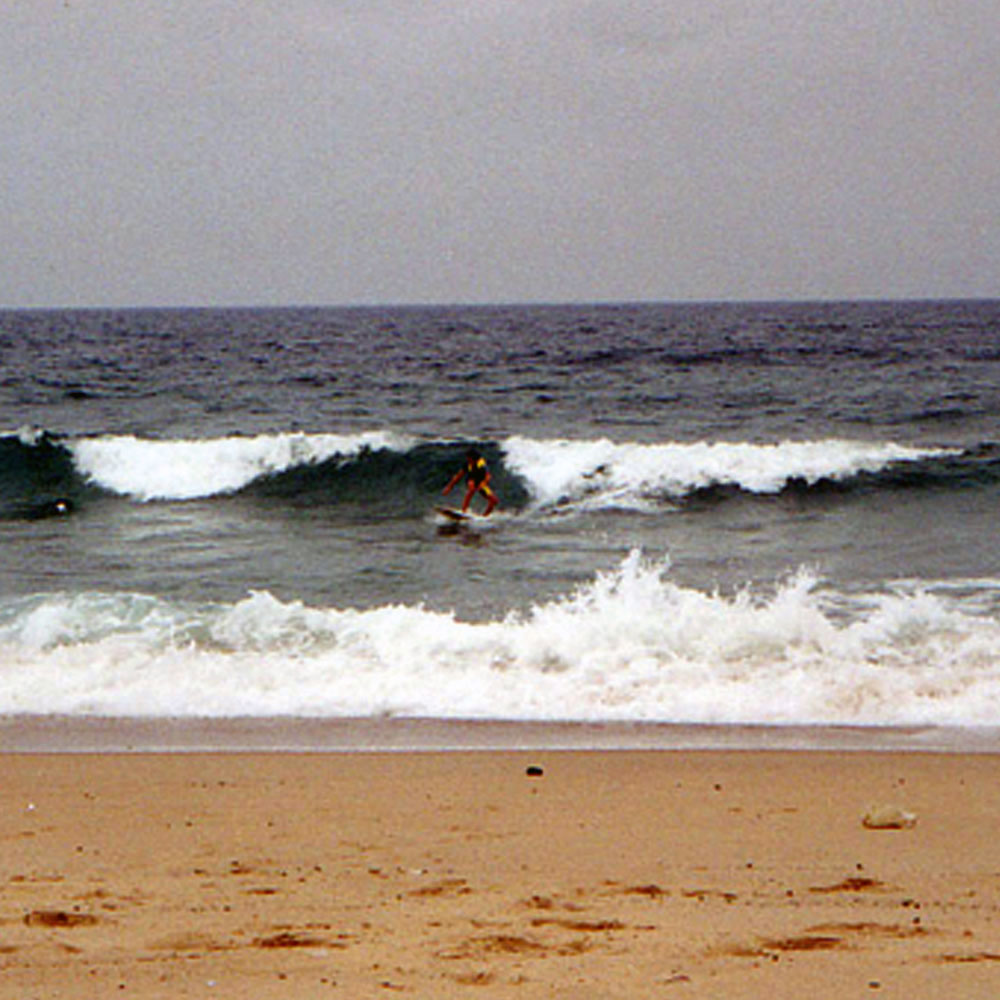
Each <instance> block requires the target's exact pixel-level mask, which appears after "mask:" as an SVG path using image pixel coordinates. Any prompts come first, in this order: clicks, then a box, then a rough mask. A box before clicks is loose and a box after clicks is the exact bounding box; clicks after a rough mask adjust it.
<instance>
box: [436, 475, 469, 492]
mask: <svg viewBox="0 0 1000 1000" xmlns="http://www.w3.org/2000/svg"><path fill="white" fill-rule="evenodd" d="M464 475H465V469H459V470H458V472H456V473H455V475H453V476H452V477H451V479H449V480H448V485H447V486H446V487H445V488H444V489H443V490H442V491H441V495H442V496H447V495H448V494H449V493H450V492H451V491H452V489H454V487H455V483H457V482H458V481H459V480H460V479H461V478H462V476H464Z"/></svg>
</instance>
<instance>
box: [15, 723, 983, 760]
mask: <svg viewBox="0 0 1000 1000" xmlns="http://www.w3.org/2000/svg"><path fill="white" fill-rule="evenodd" d="M521 749H523V750H581V751H584V750H614V751H627V750H664V751H685V750H688V751H690V750H717V751H723V750H746V751H770V750H774V751H778V750H787V751H813V752H820V751H836V752H884V753H889V752H922V753H966V754H980V753H984V754H994V753H1000V727H958V726H954V727H952V726H946V727H942V726H853V725H851V726H845V725H804V726H791V725H788V726H772V725H745V724H736V725H727V724H721V725H702V724H697V725H688V724H678V723H659V722H635V723H633V722H572V721H565V722H559V721H555V722H536V721H505V720H476V719H426V718H338V719H315V718H290V717H271V718H259V717H253V718H250V717H246V718H118V717H103V716H60V715H46V716H35V715H18V716H0V753H211V752H219V753H263V752H269V753H355V752H383V753H387V752H442V751H454V752H458V751H469V750H479V751H501V750H521Z"/></svg>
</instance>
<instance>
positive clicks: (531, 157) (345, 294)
mask: <svg viewBox="0 0 1000 1000" xmlns="http://www.w3.org/2000/svg"><path fill="white" fill-rule="evenodd" d="M0 83H2V87H3V95H4V97H3V101H2V102H0V180H2V183H3V191H4V196H3V198H2V199H0V239H2V241H3V252H2V253H0V307H36V306H40V307H70V306H96V307H100V306H191V305H195V306H196V305H206V306H213V305H307V304H312V305H341V304H344V305H348V304H389V303H393V304H401V303H473V302H489V303H511V302H539V301H543V302H596V301H682V300H713V301H715V300H761V299H767V300H773V299H853V298H939V297H956V298H962V297H1000V0H716V2H711V3H709V2H706V0H158V2H156V3H141V2H139V3H137V2H136V0H3V3H2V6H0Z"/></svg>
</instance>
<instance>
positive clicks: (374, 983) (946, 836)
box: [0, 749, 1000, 1000]
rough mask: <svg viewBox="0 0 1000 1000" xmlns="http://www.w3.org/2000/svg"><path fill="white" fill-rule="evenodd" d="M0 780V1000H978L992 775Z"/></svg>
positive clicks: (206, 768) (251, 765) (434, 772)
mask: <svg viewBox="0 0 1000 1000" xmlns="http://www.w3.org/2000/svg"><path fill="white" fill-rule="evenodd" d="M0 760H2V762H3V769H4V778H3V782H2V792H0V795H2V810H0V840H2V844H3V850H2V853H0V886H2V895H0V997H4V998H6V997H11V998H14V997H17V998H19V1000H23V998H30V997H44V998H48V997H56V996H66V997H74V998H78V997H109V996H134V997H142V998H153V997H156V998H164V1000H165V998H171V1000H173V998H178V997H212V996H218V997H251V996H252V997H255V998H257V997H263V998H268V997H295V998H299V997H309V998H312V997H322V996H342V997H350V998H352V1000H353V998H368V997H387V996H392V995H396V994H399V995H410V996H415V997H459V996H461V997H466V996H468V997H477V996H484V997H486V996H489V997H499V998H505V997H511V998H513V997H518V998H525V1000H534V998H538V1000H541V998H547V1000H548V998H553V997H554V998H565V1000H569V998H574V1000H598V998H600V1000H616V998H621V1000H625V998H628V1000H637V998H645V997H699V998H701V997H719V998H723V997H725V998H741V997H769V998H784V997H788V998H792V997H796V998H800V997H802V996H804V995H810V996H811V997H814V998H815V997H830V998H834V997H836V998H838V1000H840V998H843V997H860V996H873V997H874V996H882V997H907V998H910V1000H912V998H928V1000H930V998H935V1000H938V998H940V997H943V996H950V997H956V998H963V1000H968V998H978V997H983V998H995V997H996V996H998V995H1000V835H998V832H1000V780H998V779H1000V757H998V756H996V755H994V754H992V753H930V752H908V753H897V752H865V751H853V752H831V751H808V752H802V751H798V752H788V751H775V750H753V751H718V750H713V751H704V750H699V751H677V750H673V751H664V750H652V751H636V750H628V751H622V750H618V751H594V750H552V749H538V750H532V751H523V750H522V751H514V750H479V751H474V752H468V751H460V752H447V753H442V752H429V751H425V752H388V753H386V752H366V751H355V752H352V753H327V752H324V753H315V752H314V753H287V752H286V753H269V752H248V753H231V752H213V753H194V752H186V753H176V752H174V753H127V754H122V753H110V752H102V753H63V752H46V753H6V754H4V755H2V756H0ZM539 772H540V773H539ZM872 806H885V807H892V809H897V810H898V811H899V812H901V813H906V814H908V815H909V816H911V817H915V819H912V820H909V822H910V823H911V824H912V825H906V826H904V827H903V828H898V829H871V828H868V827H866V826H865V825H864V823H863V818H864V817H865V815H866V813H868V812H869V810H870V808H871V807H872ZM889 811H890V813H891V811H892V810H891V809H890V810H889Z"/></svg>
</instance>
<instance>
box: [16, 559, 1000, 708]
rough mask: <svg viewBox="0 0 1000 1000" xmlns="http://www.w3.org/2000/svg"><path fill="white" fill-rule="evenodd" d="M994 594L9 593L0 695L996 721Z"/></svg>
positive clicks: (625, 578) (994, 584) (655, 587)
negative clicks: (502, 604) (367, 606)
mask: <svg viewBox="0 0 1000 1000" xmlns="http://www.w3.org/2000/svg"><path fill="white" fill-rule="evenodd" d="M986 590H989V591H990V593H991V594H992V595H993V596H994V598H995V596H996V595H997V594H998V593H1000V581H979V583H978V584H977V593H978V594H980V595H981V594H982V593H983V592H984V591H986ZM987 605H992V606H993V607H994V608H995V607H996V601H995V600H994V601H983V600H976V601H974V602H973V604H972V605H971V606H972V607H974V608H975V609H977V610H976V611H973V612H970V610H969V607H970V606H969V605H967V603H966V601H965V596H963V595H956V594H955V593H954V592H951V591H949V590H948V589H947V588H944V589H942V591H941V592H940V593H937V592H932V591H931V590H920V589H910V588H903V589H900V590H898V591H896V592H883V593H873V594H869V595H867V596H866V597H865V598H864V599H859V598H856V597H853V596H850V595H845V594H837V593H833V592H830V591H828V590H827V589H825V588H824V587H822V586H821V585H820V584H819V583H818V581H816V580H815V579H814V578H812V577H811V576H810V575H809V574H807V573H799V574H798V575H796V576H795V577H793V578H791V579H789V580H787V581H786V582H784V583H783V584H782V585H780V586H778V587H777V588H773V589H772V590H771V591H770V592H769V593H764V592H754V591H751V590H745V591H743V592H741V593H739V594H737V595H734V596H733V595H731V596H722V595H718V594H709V593H703V592H700V591H697V590H693V589H689V588H685V587H680V586H678V585H676V584H675V583H673V582H671V580H670V579H669V574H668V570H667V568H666V566H665V565H663V564H652V563H649V562H647V561H645V560H643V559H642V558H641V556H640V555H639V554H637V553H636V554H633V555H631V556H629V557H628V558H627V559H626V560H625V561H624V562H623V563H622V565H621V566H620V567H619V568H618V569H617V570H616V571H615V572H611V573H607V574H601V575H598V576H597V577H596V578H595V579H594V580H593V581H592V582H591V583H590V584H589V585H587V586H585V587H582V588H581V589H580V590H579V591H577V592H576V593H573V594H570V595H567V596H566V597H564V598H563V599H561V600H557V601H552V602H550V603H546V604H543V605H540V606H537V607H535V608H533V609H532V610H531V611H530V613H528V614H524V615H515V614H510V615H508V616H507V617H506V618H504V619H501V620H495V621H490V622H484V623H470V622H464V621H460V620H458V619H457V618H456V617H455V616H454V615H451V614H445V613H440V612H434V611H430V610H428V609H425V608H422V607H407V606H398V605H389V606H385V607H380V608H376V609H372V610H356V609H333V608H311V607H307V606H305V605H303V604H302V603H300V602H290V603H285V602H282V601H279V600H277V599H276V598H275V597H273V596H272V595H270V594H268V593H266V592H259V593H254V594H251V595H249V596H248V597H246V598H245V599H244V600H242V601H239V602H237V603H235V604H232V605H211V606H209V605H204V606H180V605H176V604H171V603H168V602H166V601H163V600H159V599H156V598H152V597H138V596H129V595H100V594H80V595H76V596H63V597H59V596H51V597H46V598H41V597H39V598H32V599H20V600H19V601H16V602H8V603H6V604H4V605H2V606H0V713H13V714H19V713H68V714H98V715H125V716H217V717H224V716H237V715H254V716H275V715H301V716H319V717H339V716H369V715H382V714H387V713H388V714H393V715H403V716H421V715H422V716H431V717H442V718H449V717H468V718H508V719H581V720H608V719H621V720H663V721H676V722H702V723H772V724H782V723H842V724H866V725H906V724H939V725H996V724H997V723H998V722H1000V655H998V653H997V650H998V649H1000V620H998V618H997V617H996V615H995V614H994V615H990V614H985V615H984V614H982V613H981V609H982V608H983V607H985V606H987Z"/></svg>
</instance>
